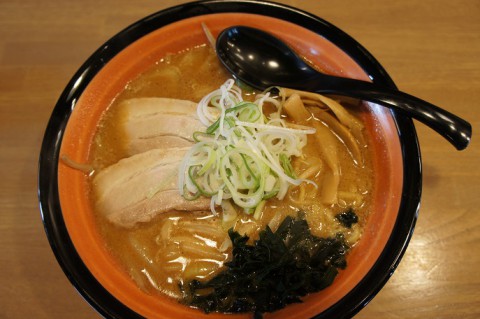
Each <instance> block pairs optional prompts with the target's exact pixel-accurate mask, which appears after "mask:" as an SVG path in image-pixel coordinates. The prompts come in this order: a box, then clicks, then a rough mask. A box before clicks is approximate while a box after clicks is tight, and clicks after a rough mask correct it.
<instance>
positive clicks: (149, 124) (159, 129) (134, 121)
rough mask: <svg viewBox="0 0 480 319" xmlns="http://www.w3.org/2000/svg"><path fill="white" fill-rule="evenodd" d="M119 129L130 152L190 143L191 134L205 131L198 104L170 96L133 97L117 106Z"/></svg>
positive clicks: (135, 152)
mask: <svg viewBox="0 0 480 319" xmlns="http://www.w3.org/2000/svg"><path fill="white" fill-rule="evenodd" d="M118 108H119V116H120V130H121V131H122V132H123V136H122V139H123V140H124V141H125V143H126V144H125V147H126V150H127V153H128V154H129V155H134V154H137V153H142V152H145V151H147V150H150V149H153V148H164V147H173V146H176V147H182V146H189V145H192V143H193V138H192V136H193V133H194V132H195V131H204V130H205V127H204V126H203V125H202V123H201V122H200V121H199V120H198V117H197V104H196V103H194V102H192V101H187V100H179V99H170V98H157V97H145V98H133V99H129V100H125V101H123V102H121V103H120V104H119V105H118Z"/></svg>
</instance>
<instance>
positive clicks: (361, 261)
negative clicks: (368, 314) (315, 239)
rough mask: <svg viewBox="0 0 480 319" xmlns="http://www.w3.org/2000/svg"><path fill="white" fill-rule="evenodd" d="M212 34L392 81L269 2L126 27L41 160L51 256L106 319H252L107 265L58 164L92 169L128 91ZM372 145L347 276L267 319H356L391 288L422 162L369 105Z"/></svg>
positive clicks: (395, 124) (77, 194)
mask: <svg viewBox="0 0 480 319" xmlns="http://www.w3.org/2000/svg"><path fill="white" fill-rule="evenodd" d="M202 23H205V24H206V25H207V26H208V28H209V29H210V30H211V32H212V33H213V35H214V36H215V35H217V34H218V33H220V32H221V31H222V30H223V29H225V28H227V27H229V26H232V25H247V26H252V27H257V28H261V29H264V30H266V31H269V32H271V33H273V34H276V35H277V36H278V37H280V38H282V39H283V40H285V41H286V42H287V43H289V44H290V45H291V46H292V47H294V48H295V49H296V50H297V51H298V52H300V53H301V54H302V55H303V56H305V57H306V58H307V59H309V60H310V61H312V62H313V63H314V64H316V65H318V66H319V67H321V68H322V69H323V70H327V71H328V72H329V73H331V74H336V75H340V76H345V77H350V78H356V79H363V80H373V81H374V82H378V83H383V84H384V85H387V86H392V87H394V85H393V83H392V81H391V80H390V78H389V77H388V75H387V74H386V72H385V71H384V70H383V68H382V67H381V66H380V65H379V64H378V63H377V62H376V61H375V59H374V58H373V57H372V56H371V55H370V54H369V53H368V52H367V51H366V50H365V49H363V48H362V47H361V46H360V45H359V44H358V43H357V42H356V41H355V40H353V39H352V38H350V37H349V36H348V35H346V34H345V33H343V32H342V31H340V30H339V29H337V28H335V27H334V26H332V25H331V24H329V23H327V22H325V21H324V20H321V19H320V18H318V17H315V16H312V15H310V14H308V13H305V12H300V11H298V10H296V9H293V8H290V7H287V6H283V5H279V4H273V3H268V2H263V1H262V2H252V1H226V2H217V1H202V2H197V3H190V4H185V5H181V6H177V7H173V8H170V9H167V10H164V11H161V12H158V13H156V14H154V15H152V16H150V17H147V18H145V19H143V20H141V21H139V22H137V23H136V24H134V25H132V26H131V27H129V28H127V29H125V30H124V31H122V32H121V33H119V34H118V35H116V36H115V37H113V38H112V39H111V40H110V41H108V42H107V43H106V44H105V45H103V46H102V47H101V48H100V49H99V50H98V51H97V52H95V53H94V54H93V55H92V57H91V58H90V59H89V60H88V61H87V62H86V63H85V64H84V65H83V66H82V67H81V69H80V70H79V71H78V72H77V74H76V75H75V76H74V77H73V79H72V80H71V81H70V83H69V84H68V85H67V88H66V89H65V91H64V93H63V94H62V96H61V97H60V99H59V101H58V103H57V105H56V107H55V110H54V112H53V114H52V118H51V120H50V123H49V125H48V127H47V131H46V133H45V139H44V143H43V145H42V151H41V155H40V172H39V174H40V175H39V198H40V204H41V210H42V216H43V221H44V224H45V228H46V231H47V235H48V237H49V240H50V243H51V246H52V249H53V251H54V252H55V254H56V257H57V259H58V261H59V263H60V265H61V266H62V268H63V270H64V271H65V273H66V274H67V276H68V277H69V279H70V280H71V281H72V283H73V284H74V285H75V287H76V288H77V289H78V290H79V291H80V293H81V294H82V295H83V296H84V297H85V298H86V300H87V301H88V302H90V303H91V304H92V305H93V306H94V307H95V308H96V309H97V310H98V311H99V312H100V313H101V314H102V315H104V316H106V317H111V318H132V317H138V318H140V317H146V318H230V317H238V318H249V317H250V316H249V315H247V314H240V315H232V314H208V315H207V314H205V313H203V312H201V311H199V310H197V309H193V308H189V307H186V306H183V305H181V304H179V303H177V302H176V301H173V300H171V299H169V298H167V297H164V298H163V297H159V296H156V295H155V296H154V295H150V294H147V293H145V292H144V291H142V290H141V289H139V288H138V287H137V285H136V284H135V282H134V281H133V280H132V279H131V278H130V277H129V275H128V274H127V273H126V272H124V271H123V270H122V268H121V267H120V266H119V264H118V262H117V260H116V259H115V258H114V257H113V256H112V255H111V253H110V252H109V251H108V249H107V248H106V246H105V243H104V242H103V240H102V237H101V236H100V234H99V231H98V229H97V228H96V223H95V221H94V214H93V211H92V207H91V202H90V200H89V197H88V183H87V178H88V177H87V176H86V175H85V174H83V173H82V172H79V171H78V170H74V169H72V168H70V167H68V166H67V165H65V164H63V163H62V162H61V161H59V160H58V159H59V154H68V155H69V157H70V158H71V159H72V160H73V161H75V162H78V163H84V162H87V161H88V158H89V152H90V147H91V145H92V141H93V137H94V134H95V131H96V127H97V125H98V123H99V121H100V119H101V117H102V115H103V113H104V111H105V110H106V108H107V107H108V106H109V105H110V104H111V102H112V100H113V99H114V98H115V97H116V96H117V95H118V94H119V93H120V92H121V91H122V90H123V89H124V88H125V86H126V85H127V83H128V82H129V81H131V80H132V79H133V78H135V77H137V76H138V75H139V74H141V73H143V72H144V71H146V70H147V69H148V68H150V67H151V66H152V65H153V64H154V63H155V62H156V61H159V60H160V59H161V58H163V57H165V56H166V55H167V54H169V53H175V52H178V51H180V50H182V49H186V48H190V47H193V46H195V45H199V44H204V43H206V42H207V38H206V37H205V35H204V32H203V30H202V27H201V24H202ZM362 116H363V119H364V121H365V122H366V127H367V128H368V129H367V131H368V133H367V134H369V135H370V136H371V137H372V140H373V141H374V142H373V147H372V148H373V149H372V151H373V153H374V160H373V166H374V171H375V183H374V191H373V194H374V196H373V207H372V212H371V214H370V217H369V220H368V223H367V226H366V230H365V232H364V235H363V237H362V239H361V240H360V242H359V243H358V245H357V246H356V247H355V249H353V250H352V251H351V253H350V254H349V256H348V264H349V266H348V267H347V268H346V269H345V270H344V271H341V272H340V273H339V275H338V276H337V278H336V280H335V282H334V284H333V285H331V286H330V287H328V288H326V289H325V290H323V291H321V292H319V293H315V294H311V295H309V296H307V297H305V298H304V300H303V301H304V302H303V303H300V304H292V305H289V306H287V307H286V308H284V309H282V310H279V311H277V312H274V313H269V314H266V315H265V318H292V317H295V318H311V317H317V318H328V317H331V316H334V317H335V318H343V317H351V316H353V315H354V314H355V313H356V312H358V311H359V310H360V309H361V308H362V307H363V306H364V305H365V304H366V303H367V302H368V301H369V300H370V299H371V298H373V296H374V295H375V294H376V293H377V292H378V290H379V289H380V288H381V287H382V286H383V285H384V283H385V282H386V281H387V280H388V278H389V276H390V275H391V274H392V273H393V270H394V269H395V267H396V266H397V264H398V262H399V261H400V259H401V256H402V255H403V252H404V251H405V249H406V246H407V244H408V241H409V238H410V236H411V233H412V231H413V227H414V224H415V220H416V214H417V210H418V205H419V200H420V192H421V174H420V156H419V152H418V143H417V140H416V135H415V130H414V128H413V124H412V122H411V120H409V119H406V118H403V117H402V116H401V115H398V114H395V113H394V112H392V111H390V110H387V109H385V108H383V107H379V106H377V105H373V104H369V103H365V111H364V112H362Z"/></svg>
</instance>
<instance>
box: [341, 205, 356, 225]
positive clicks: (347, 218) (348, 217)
mask: <svg viewBox="0 0 480 319" xmlns="http://www.w3.org/2000/svg"><path fill="white" fill-rule="evenodd" d="M335 218H337V219H338V221H339V222H340V224H342V225H343V226H344V227H347V228H352V225H353V224H356V223H358V216H357V214H355V212H354V211H353V209H352V208H349V209H347V210H346V211H344V212H342V213H340V214H337V215H335Z"/></svg>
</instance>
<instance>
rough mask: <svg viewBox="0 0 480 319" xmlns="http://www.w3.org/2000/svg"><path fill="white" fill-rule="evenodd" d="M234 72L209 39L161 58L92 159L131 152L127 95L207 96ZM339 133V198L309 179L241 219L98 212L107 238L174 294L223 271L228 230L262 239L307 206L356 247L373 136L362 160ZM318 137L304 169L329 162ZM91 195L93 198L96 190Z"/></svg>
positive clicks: (132, 267) (154, 284)
mask: <svg viewBox="0 0 480 319" xmlns="http://www.w3.org/2000/svg"><path fill="white" fill-rule="evenodd" d="M228 78H229V74H227V73H226V71H224V69H223V67H222V66H221V65H220V64H219V62H218V61H217V57H216V55H215V54H214V52H213V50H212V49H211V48H210V47H208V46H199V47H195V48H191V49H189V50H185V51H182V52H179V53H177V54H173V55H169V56H167V57H165V58H164V59H162V60H161V61H158V63H157V64H156V65H154V66H153V67H152V68H151V69H150V70H148V71H147V72H145V73H144V74H141V75H140V76H139V77H138V78H136V79H134V80H133V81H131V83H129V84H128V85H127V87H126V88H125V90H124V91H123V92H122V93H121V94H120V95H119V96H118V97H117V98H116V99H115V100H114V101H113V102H112V104H111V106H110V107H109V108H108V110H107V111H106V113H105V114H104V116H103V119H102V122H101V124H100V125H99V128H98V131H97V133H96V136H95V141H94V144H93V145H92V149H91V153H90V161H91V163H93V166H94V167H95V169H96V170H102V169H103V168H105V167H108V166H109V165H111V164H113V163H116V162H118V161H119V160H121V159H122V158H124V157H127V156H128V155H127V154H126V151H125V145H124V143H123V137H122V133H120V132H118V124H117V123H118V121H119V120H120V117H121V114H120V113H119V112H118V111H117V107H118V105H119V104H120V103H122V101H125V100H128V99H131V98H138V97H167V98H175V99H184V100H190V101H193V102H199V101H200V99H201V98H202V97H203V96H205V95H206V94H208V93H209V92H211V91H213V90H215V89H217V88H218V87H220V86H221V85H222V84H223V83H224V82H225V81H226V80H227V79H228ZM244 93H245V92H244ZM254 95H255V93H253V92H250V91H248V90H247V91H246V93H245V99H252V98H253V96H254ZM350 103H351V102H350ZM348 109H349V112H350V113H352V114H354V115H355V114H356V115H357V116H358V114H359V112H361V111H360V109H361V107H360V106H359V105H350V106H349V107H348ZM315 112H316V111H312V113H313V117H312V118H311V119H310V121H316V122H318V123H320V125H324V126H326V127H328V125H327V124H326V123H324V122H322V121H321V120H320V119H318V118H316V116H315V114H316V113H315ZM287 120H288V117H287ZM336 137H337V139H338V141H337V142H338V145H339V146H338V147H336V152H337V154H338V159H339V161H338V165H339V167H340V177H341V178H340V182H339V185H338V202H337V203H335V204H331V205H329V204H325V203H322V201H321V200H320V198H319V196H320V195H319V190H318V189H316V188H315V187H314V186H312V185H307V186H304V187H303V188H300V187H291V188H290V191H289V193H288V194H287V196H286V197H285V198H284V199H283V200H279V199H275V198H273V199H269V200H268V201H267V202H266V204H265V207H264V209H263V210H262V212H261V214H260V215H259V216H255V217H257V218H255V217H254V216H252V215H246V214H238V216H237V217H236V218H235V219H233V220H230V221H225V220H223V219H222V218H221V216H218V215H216V214H215V213H212V212H211V211H202V212H198V211H197V212H184V211H171V212H167V213H163V214H160V215H158V216H156V217H155V218H153V219H152V220H151V221H149V222H147V223H138V224H136V225H135V226H134V227H130V228H125V227H119V226H117V225H114V224H113V223H111V222H109V221H108V220H107V219H106V218H105V217H104V216H103V215H102V214H100V213H97V214H96V219H97V223H98V227H99V229H100V231H101V234H102V236H103V237H104V239H105V244H106V246H107V247H108V249H109V250H110V251H111V253H112V255H114V256H115V258H117V259H118V261H119V263H120V264H121V265H122V266H123V268H124V270H125V271H126V272H127V273H128V274H129V275H130V276H131V278H132V280H134V281H135V282H136V283H137V285H138V286H139V287H140V288H141V289H143V290H145V291H147V292H148V293H152V294H156V293H160V294H166V295H168V296H171V297H173V298H181V291H180V289H179V284H181V283H183V282H187V281H189V280H192V279H198V280H205V279H209V278H212V277H213V276H214V275H215V274H217V273H218V272H219V271H221V270H222V267H223V264H224V262H226V261H228V260H229V258H230V257H231V242H229V239H228V233H227V231H228V229H229V228H232V227H233V229H234V230H236V231H238V232H239V233H241V234H247V235H248V236H249V237H250V238H251V240H254V239H255V238H257V236H258V233H259V232H260V231H261V230H262V229H264V228H265V227H266V226H267V225H268V226H269V227H270V228H271V229H272V230H275V229H276V227H278V225H279V224H280V223H281V221H282V220H283V219H284V218H285V217H286V216H288V215H290V216H295V215H296V214H297V213H298V211H299V210H301V211H304V212H305V213H306V214H305V217H306V220H307V221H308V224H309V225H310V228H311V231H312V233H313V234H315V235H316V236H319V237H327V236H334V235H335V234H337V233H342V234H344V236H345V238H346V240H347V242H348V243H349V244H350V246H352V247H354V246H355V244H356V242H357V241H358V240H359V239H360V238H361V235H362V231H363V227H364V225H365V223H366V220H367V218H368V212H369V207H370V205H371V198H370V194H371V193H372V187H373V186H372V185H373V174H374V172H373V170H372V160H371V154H370V153H369V152H370V149H369V146H368V137H367V136H364V139H363V141H362V144H361V145H360V151H361V154H362V158H363V161H362V163H355V161H354V160H352V155H351V154H350V153H349V151H348V149H347V148H346V147H343V146H342V145H343V141H341V139H340V138H339V137H338V136H336ZM314 138H315V137H314V136H309V137H308V142H307V145H306V146H305V148H304V158H303V159H302V158H296V159H294V160H293V167H294V168H295V169H296V171H297V174H298V175H301V174H302V173H303V172H305V171H306V170H308V169H309V168H311V167H312V165H313V164H312V163H316V162H315V160H312V159H314V158H319V163H320V162H322V161H323V154H321V153H319V150H318V148H317V147H316V146H315V143H313V142H312V141H313V140H314ZM320 166H322V167H321V168H319V171H318V172H316V173H315V174H313V177H312V180H313V181H315V182H317V183H318V184H319V185H320V184H321V183H322V179H323V178H324V177H323V175H322V172H323V170H324V169H325V164H319V167H320ZM91 197H92V202H93V201H94V200H95V198H94V195H93V192H92V196H91ZM349 208H352V209H354V210H355V213H356V214H357V216H358V219H359V221H358V223H357V224H355V225H353V227H352V228H347V227H344V226H343V225H342V224H341V223H340V222H339V221H338V220H337V218H335V216H336V215H337V214H339V213H341V212H343V211H345V210H347V209H349Z"/></svg>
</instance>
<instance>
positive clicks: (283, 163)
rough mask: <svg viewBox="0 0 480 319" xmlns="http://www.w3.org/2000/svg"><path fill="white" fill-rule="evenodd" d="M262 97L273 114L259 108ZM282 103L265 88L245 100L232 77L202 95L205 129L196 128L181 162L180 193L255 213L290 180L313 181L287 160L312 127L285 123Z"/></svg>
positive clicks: (200, 109)
mask: <svg viewBox="0 0 480 319" xmlns="http://www.w3.org/2000/svg"><path fill="white" fill-rule="evenodd" d="M266 102H268V103H272V104H273V105H274V106H275V107H277V112H274V113H272V116H271V118H268V117H267V116H266V114H263V111H262V108H263V104H264V103H266ZM281 107H282V104H281V103H280V102H279V101H277V100H275V99H274V98H272V97H270V96H269V94H268V93H267V94H260V95H259V100H257V101H255V102H246V101H243V100H242V98H241V90H240V89H239V88H238V87H236V86H235V85H234V84H233V80H229V81H227V82H225V84H224V85H222V87H220V89H218V90H216V91H214V92H212V93H210V94H209V95H207V96H205V97H204V98H203V99H202V100H201V101H200V103H199V105H198V109H197V114H198V117H199V119H200V121H201V122H202V123H203V124H205V127H206V129H205V132H195V133H194V136H193V139H194V141H195V142H196V143H195V144H194V145H193V146H192V149H191V150H189V151H188V152H187V154H186V155H185V158H184V159H183V161H182V164H181V166H180V174H179V180H178V181H179V190H180V191H181V192H182V194H183V196H184V197H185V198H187V199H189V200H190V199H195V198H198V196H207V197H211V198H212V202H211V206H210V207H211V209H212V211H214V210H215V206H216V205H220V204H221V203H223V202H225V201H226V200H229V199H231V200H232V201H233V202H234V203H235V205H237V206H238V207H241V208H242V209H243V211H244V212H245V213H247V214H253V215H254V217H258V216H259V215H260V214H261V211H262V210H263V206H264V205H265V201H266V200H267V199H269V198H273V197H277V198H278V199H282V198H283V197H284V196H285V194H286V192H287V191H288V188H289V186H290V185H299V184H300V183H302V182H308V183H313V182H312V181H309V180H301V179H297V178H296V174H295V172H294V170H293V167H292V163H291V160H292V157H293V156H300V155H301V154H302V148H303V147H304V146H305V145H306V140H307V138H306V135H307V134H312V133H314V132H315V129H312V128H310V127H301V128H300V129H299V128H296V129H292V128H288V127H287V124H286V123H285V120H284V119H283V118H282V117H281V114H280V113H281ZM222 205H223V204H222Z"/></svg>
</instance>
